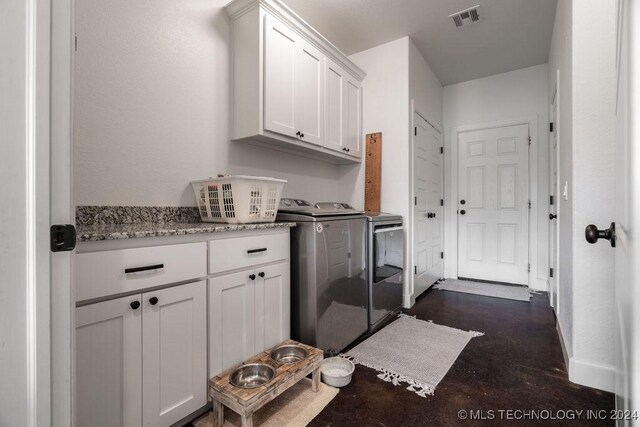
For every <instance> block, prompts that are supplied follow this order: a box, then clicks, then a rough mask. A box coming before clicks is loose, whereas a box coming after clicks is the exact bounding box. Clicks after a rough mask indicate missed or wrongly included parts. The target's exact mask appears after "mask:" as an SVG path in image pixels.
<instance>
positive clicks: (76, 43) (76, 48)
mask: <svg viewBox="0 0 640 427" xmlns="http://www.w3.org/2000/svg"><path fill="white" fill-rule="evenodd" d="M73 49H74V50H75V51H76V52H77V51H78V35H77V34H74V35H73Z"/></svg>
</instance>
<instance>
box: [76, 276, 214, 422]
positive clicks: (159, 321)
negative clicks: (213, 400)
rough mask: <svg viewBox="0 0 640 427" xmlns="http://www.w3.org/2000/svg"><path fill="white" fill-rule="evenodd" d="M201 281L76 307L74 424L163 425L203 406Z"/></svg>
mask: <svg viewBox="0 0 640 427" xmlns="http://www.w3.org/2000/svg"><path fill="white" fill-rule="evenodd" d="M206 310H207V309H206V285H205V282H204V281H200V282H195V283H190V284H186V285H180V286H175V287H172V288H166V289H161V290H158V291H153V292H148V293H145V294H138V295H133V296H129V297H124V298H118V299H114V300H110V301H104V302H99V303H95V304H90V305H86V306H83V307H79V308H77V309H76V378H77V392H76V396H77V425H78V426H140V425H148V426H168V425H171V424H173V423H175V422H177V421H179V420H180V419H182V418H183V417H185V416H187V415H189V414H191V413H192V412H194V411H195V410H197V409H199V408H200V407H202V406H204V405H205V404H206V402H207V360H206V350H207V348H206V342H207V333H206Z"/></svg>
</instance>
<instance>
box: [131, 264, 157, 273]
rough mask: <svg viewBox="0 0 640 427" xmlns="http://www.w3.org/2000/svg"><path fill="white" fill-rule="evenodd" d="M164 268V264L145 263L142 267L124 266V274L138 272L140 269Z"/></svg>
mask: <svg viewBox="0 0 640 427" xmlns="http://www.w3.org/2000/svg"><path fill="white" fill-rule="evenodd" d="M161 268H164V264H153V265H145V266H144V267H132V268H125V269H124V274H131V273H140V272H141V271H149V270H159V269H161Z"/></svg>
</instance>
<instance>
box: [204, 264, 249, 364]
mask: <svg viewBox="0 0 640 427" xmlns="http://www.w3.org/2000/svg"><path fill="white" fill-rule="evenodd" d="M252 274H255V272H254V271H253V270H245V271H242V272H239V273H232V274H227V275H224V276H220V277H214V278H211V279H209V377H213V376H215V375H217V374H219V373H220V372H222V371H223V370H225V369H227V368H230V367H232V366H234V365H236V364H238V363H240V362H242V361H244V360H246V359H248V358H249V357H251V356H253V355H254V353H255V351H254V343H255V338H254V337H255V334H254V330H255V326H254V319H255V306H254V287H255V280H251V278H250V277H249V276H250V275H252Z"/></svg>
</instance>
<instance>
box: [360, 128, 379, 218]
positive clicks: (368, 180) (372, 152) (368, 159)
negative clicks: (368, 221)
mask: <svg viewBox="0 0 640 427" xmlns="http://www.w3.org/2000/svg"><path fill="white" fill-rule="evenodd" d="M381 178H382V132H377V133H368V134H367V142H366V154H365V172H364V180H365V183H364V209H365V210H366V211H368V212H380V186H381Z"/></svg>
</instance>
